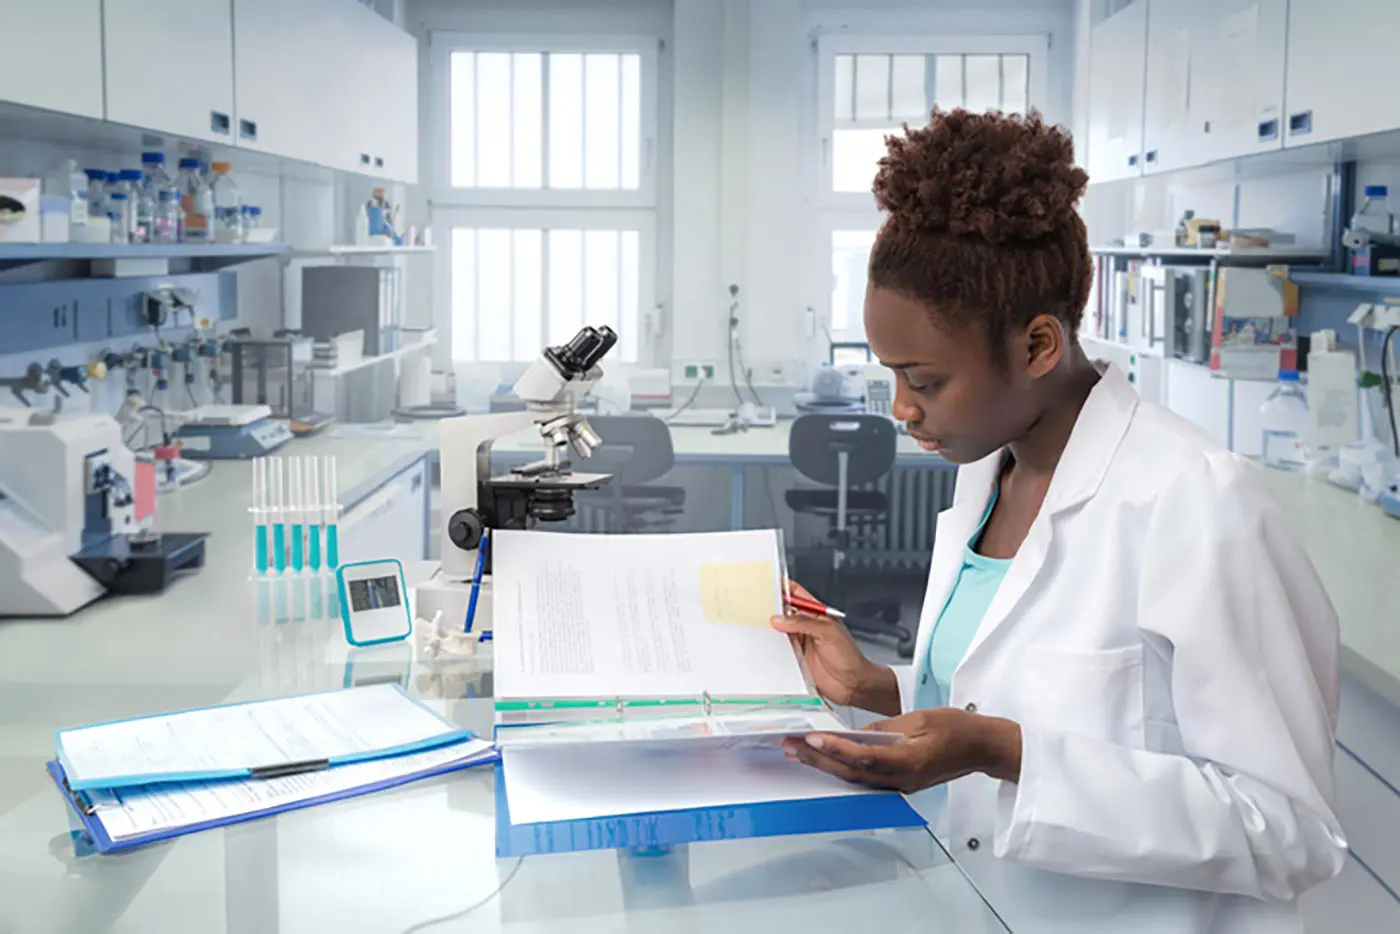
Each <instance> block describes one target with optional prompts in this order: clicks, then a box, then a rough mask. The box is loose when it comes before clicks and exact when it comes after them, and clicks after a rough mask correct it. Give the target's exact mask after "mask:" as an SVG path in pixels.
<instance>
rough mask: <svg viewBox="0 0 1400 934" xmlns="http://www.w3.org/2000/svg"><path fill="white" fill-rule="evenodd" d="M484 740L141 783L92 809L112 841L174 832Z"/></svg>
mask: <svg viewBox="0 0 1400 934" xmlns="http://www.w3.org/2000/svg"><path fill="white" fill-rule="evenodd" d="M491 752H492V747H491V744H490V743H487V742H483V741H482V740H479V739H470V740H466V741H464V742H461V743H454V744H453V745H450V746H444V747H441V748H439V749H432V750H429V751H427V752H419V753H412V754H410V755H406V756H397V757H395V758H392V759H374V760H372V761H369V762H357V763H354V764H352V765H341V766H336V767H335V768H332V769H324V770H322V771H320V772H304V773H302V774H300V775H288V776H285V777H283V778H265V779H251V778H250V779H243V780H239V779H232V780H225V781H214V782H183V783H179V784H172V785H158V786H154V787H152V786H145V787H138V788H132V789H128V790H124V791H121V792H110V791H103V792H97V793H95V794H93V795H92V796H91V797H92V799H93V809H94V812H95V814H96V816H97V818H98V819H99V820H101V822H102V825H103V827H105V828H106V830H107V835H108V836H110V837H111V838H112V839H113V840H122V839H125V838H127V837H134V836H139V835H142V834H148V833H159V832H162V831H175V830H180V829H182V828H185V827H192V826H195V825H197V824H203V823H206V822H209V821H217V820H224V819H229V818H235V817H243V816H248V815H253V814H258V813H261V812H264V811H269V810H273V809H276V808H279V807H288V806H291V805H294V804H297V803H299V802H303V801H308V800H310V799H313V798H319V797H321V796H323V795H329V794H335V793H336V792H343V791H349V790H351V789H354V788H364V787H367V786H370V785H376V784H379V783H380V782H386V781H391V780H393V779H396V778H403V777H405V776H409V775H414V774H417V773H419V772H426V771H428V770H430V769H434V768H439V767H442V766H446V765H449V764H452V763H462V764H466V763H469V762H471V761H473V760H476V759H480V758H483V757H484V756H487V755H490V754H491Z"/></svg>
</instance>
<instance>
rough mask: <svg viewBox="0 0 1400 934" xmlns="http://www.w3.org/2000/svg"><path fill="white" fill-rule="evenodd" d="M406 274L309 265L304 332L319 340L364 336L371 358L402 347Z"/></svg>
mask: <svg viewBox="0 0 1400 934" xmlns="http://www.w3.org/2000/svg"><path fill="white" fill-rule="evenodd" d="M402 296H403V282H402V275H401V270H399V269H395V268H393V267H389V266H307V267H306V268H304V269H302V271H301V331H302V333H303V334H305V335H306V336H308V337H310V338H313V339H314V340H319V341H329V340H332V339H333V338H335V337H337V336H339V335H341V334H349V333H351V332H353V331H363V332H364V345H363V350H362V353H363V354H364V355H365V356H366V357H377V356H379V355H380V354H387V353H391V352H392V351H395V350H397V349H398V347H399V322H400V320H401V308H402V304H403V299H402Z"/></svg>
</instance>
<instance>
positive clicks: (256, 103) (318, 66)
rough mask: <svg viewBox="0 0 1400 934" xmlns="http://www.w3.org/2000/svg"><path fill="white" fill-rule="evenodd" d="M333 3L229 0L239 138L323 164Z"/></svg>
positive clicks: (254, 146) (253, 146)
mask: <svg viewBox="0 0 1400 934" xmlns="http://www.w3.org/2000/svg"><path fill="white" fill-rule="evenodd" d="M336 6H337V4H336V2H335V0H297V2H296V3H286V2H284V0H233V52H234V66H233V67H234V75H235V76H236V81H235V94H236V99H237V102H238V115H239V119H240V121H242V126H241V130H242V131H243V132H241V133H240V138H239V140H238V145H239V146H241V147H244V148H246V149H253V150H256V151H258V152H265V153H269V154H271V155H277V156H287V157H290V158H293V159H301V160H304V161H307V162H316V163H320V164H323V165H324V164H327V163H326V161H325V158H324V157H325V154H326V150H327V145H326V134H327V132H329V131H330V130H331V129H333V127H331V126H330V122H329V121H330V116H331V113H330V112H331V111H333V108H332V107H331V106H330V105H331V103H332V98H331V95H332V94H333V93H336V92H335V91H334V90H333V87H334V85H333V83H332V82H331V81H330V80H329V79H328V75H329V72H328V71H327V68H326V65H327V62H328V60H330V59H331V58H332V56H333V55H334V38H335V35H336V34H337V33H338V32H339V30H338V29H337V28H336V25H337V19H336V17H335V15H334V14H335V7H336ZM342 9H344V8H342ZM342 52H343V54H344V55H350V54H351V52H350V50H349V49H344V50H342Z"/></svg>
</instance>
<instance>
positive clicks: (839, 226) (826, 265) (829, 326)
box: [813, 204, 885, 354]
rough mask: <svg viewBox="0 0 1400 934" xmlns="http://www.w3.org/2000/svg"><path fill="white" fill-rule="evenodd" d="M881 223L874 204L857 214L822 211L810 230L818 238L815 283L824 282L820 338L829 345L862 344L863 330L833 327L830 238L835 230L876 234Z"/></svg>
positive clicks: (833, 277)
mask: <svg viewBox="0 0 1400 934" xmlns="http://www.w3.org/2000/svg"><path fill="white" fill-rule="evenodd" d="M884 222H885V216H884V214H882V213H881V212H880V211H878V210H876V209H875V207H874V205H873V204H872V205H871V206H869V207H867V208H865V209H864V210H860V211H852V210H831V211H822V212H820V213H819V214H818V216H817V223H816V225H815V226H814V228H813V229H814V230H815V231H816V233H817V237H818V241H817V249H818V255H819V261H820V263H821V266H820V272H819V274H818V276H817V277H816V278H815V281H818V282H822V283H824V287H823V289H822V295H821V300H820V301H821V304H819V305H818V306H817V308H818V309H819V310H820V313H821V329H822V337H823V339H824V340H826V342H827V343H828V345H830V344H857V343H865V331H864V328H862V329H861V330H860V331H858V332H856V331H850V330H841V331H838V330H836V328H835V321H834V318H835V313H836V309H835V308H834V307H833V306H832V297H833V294H834V292H835V290H836V281H835V275H836V274H835V272H834V271H833V270H832V268H831V237H832V235H833V234H835V233H836V232H837V231H838V230H860V231H864V230H868V231H870V232H871V233H878V232H879V230H880V226H881V225H882V224H883V223H884ZM827 352H828V354H830V347H828V351H827Z"/></svg>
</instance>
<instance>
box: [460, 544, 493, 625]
mask: <svg viewBox="0 0 1400 934" xmlns="http://www.w3.org/2000/svg"><path fill="white" fill-rule="evenodd" d="M490 547H491V538H490V533H489V532H485V531H483V532H482V533H481V541H480V542H478V543H477V545H476V571H474V572H473V573H472V595H471V597H470V598H468V600H467V622H466V625H465V626H463V627H462V631H463V632H471V631H472V620H474V619H476V598H477V596H478V595H480V593H481V578H482V576H483V575H484V574H485V573H486V552H487V550H488V549H490ZM490 637H491V633H489V632H484V633H482V634H481V641H482V642H485V641H486V640H487V639H489V638H490Z"/></svg>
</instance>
